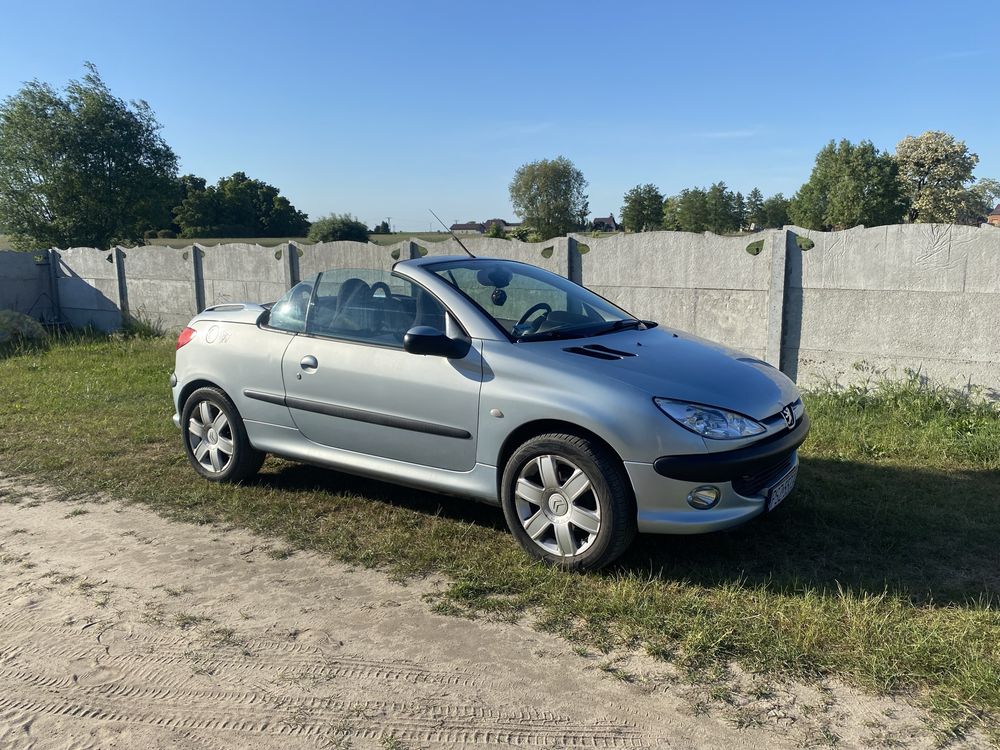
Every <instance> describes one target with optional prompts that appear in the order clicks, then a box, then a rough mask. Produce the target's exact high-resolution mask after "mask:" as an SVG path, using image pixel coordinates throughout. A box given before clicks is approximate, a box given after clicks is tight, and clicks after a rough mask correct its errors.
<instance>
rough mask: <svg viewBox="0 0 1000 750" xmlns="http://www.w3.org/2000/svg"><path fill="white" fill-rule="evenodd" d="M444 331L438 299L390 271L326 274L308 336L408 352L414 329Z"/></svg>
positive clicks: (315, 299) (318, 285) (311, 314)
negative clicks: (407, 342) (408, 336)
mask: <svg viewBox="0 0 1000 750" xmlns="http://www.w3.org/2000/svg"><path fill="white" fill-rule="evenodd" d="M417 325H427V326H433V327H434V328H438V329H439V330H442V331H443V330H444V328H445V310H444V307H443V306H442V305H441V303H440V302H438V301H437V299H436V298H435V297H433V296H432V295H430V294H429V293H427V292H425V291H424V290H423V289H421V288H420V287H419V286H417V285H415V284H413V283H412V282H410V281H407V280H406V279H403V278H400V277H398V276H393V275H392V274H390V273H387V272H385V271H376V270H369V269H364V270H362V269H343V270H334V271H326V272H324V273H322V274H320V276H319V279H318V281H317V283H316V293H315V295H314V297H313V304H312V307H311V308H310V312H309V317H308V321H307V324H306V333H310V334H314V335H317V336H329V337H331V338H338V339H347V340H350V341H359V342H363V343H366V344H378V345H380V346H397V347H400V348H402V346H403V336H404V335H405V334H406V332H407V331H408V330H410V329H411V328H412V327H413V326H417Z"/></svg>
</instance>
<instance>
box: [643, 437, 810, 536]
mask: <svg viewBox="0 0 1000 750" xmlns="http://www.w3.org/2000/svg"><path fill="white" fill-rule="evenodd" d="M786 460H787V461H788V462H787V470H786V471H784V472H783V473H782V474H781V477H784V476H787V474H788V472H790V471H793V470H795V469H797V468H798V465H799V457H798V454H797V453H793V454H792V455H791V456H790V457H787V459H786ZM625 471H626V472H627V473H628V476H629V479H630V480H632V488H633V490H634V491H635V500H636V505H637V506H638V511H639V512H638V523H639V531H640V532H642V533H644V534H707V533H709V532H712V531H723V530H725V529H731V528H733V527H735V526H740V525H741V524H744V523H746V522H747V521H749V520H750V519H751V518H753V517H754V516H758V515H760V514H761V513H763V512H764V508H765V506H766V503H767V492H768V490H769V489H770V488H771V487H773V486H774V485H776V484H778V483H779V482H780V481H781V477H778V478H777V479H775V481H773V482H772V483H771V484H769V485H768V486H766V487H763V488H761V489H760V490H759V491H758V492H757V493H755V494H752V495H742V494H740V493H739V492H738V491H737V490H736V488H735V487H734V486H733V482H723V481H712V480H707V481H701V482H693V481H687V480H683V479H668V478H666V477H663V476H661V475H660V474H658V473H657V472H656V470H655V469H654V468H653V464H643V463H632V462H626V463H625ZM706 484H710V485H712V486H713V487H718V488H719V492H720V493H721V495H720V497H719V502H718V503H716V505H715V506H714V507H712V508H709V509H708V510H698V509H696V508H692V507H691V506H690V505H688V503H687V496H688V493H689V492H691V490H694V489H696V488H698V487H702V486H704V485H706Z"/></svg>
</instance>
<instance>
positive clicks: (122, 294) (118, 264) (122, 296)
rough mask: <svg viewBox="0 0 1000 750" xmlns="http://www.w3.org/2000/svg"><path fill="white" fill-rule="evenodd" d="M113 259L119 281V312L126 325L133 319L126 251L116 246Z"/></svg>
mask: <svg viewBox="0 0 1000 750" xmlns="http://www.w3.org/2000/svg"><path fill="white" fill-rule="evenodd" d="M111 258H112V260H111V262H112V264H113V265H114V267H115V279H116V280H117V281H118V300H117V302H118V310H119V312H120V313H121V316H122V323H125V322H127V321H128V320H129V319H130V318H131V315H130V314H129V306H128V284H127V283H126V280H125V251H124V250H122V249H121V248H120V247H118V246H115V249H114V250H112V251H111Z"/></svg>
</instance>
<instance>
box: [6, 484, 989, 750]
mask: <svg viewBox="0 0 1000 750" xmlns="http://www.w3.org/2000/svg"><path fill="white" fill-rule="evenodd" d="M435 585H440V584H435V583H434V582H433V581H431V582H420V583H418V584H409V585H402V584H399V583H395V582H393V581H391V580H389V579H388V578H387V577H386V576H384V575H383V574H381V573H378V572H374V571H368V570H357V569H351V568H348V567H346V566H343V565H340V564H337V563H333V562H330V561H329V560H327V559H325V558H322V557H320V556H318V555H314V554H309V553H302V552H297V553H295V554H289V553H288V552H287V551H286V550H284V549H283V548H282V547H281V545H280V544H278V543H275V542H274V541H273V540H267V539H264V538H261V537H257V536H253V535H251V534H249V533H246V532H244V531H241V530H237V529H229V528H222V527H210V526H196V525H191V524H185V523H177V522H172V521H169V520H166V519H164V518H161V517H159V516H157V515H156V514H154V513H153V512H151V511H149V510H147V509H144V508H142V507H141V506H136V505H125V504H122V503H119V502H117V501H107V500H101V499H100V498H94V499H91V500H90V501H86V502H81V501H80V500H79V499H77V500H74V501H72V502H66V501H62V500H60V499H59V495H58V493H57V492H56V491H54V490H52V489H51V488H47V487H44V486H37V485H28V484H25V483H24V481H23V480H19V479H12V478H4V477H3V476H0V747H4V748H6V747H16V748H166V747H170V748H279V747H280V748H299V747H302V748H337V747H341V748H347V747H355V748H368V747H375V748H386V749H391V748H418V747H426V748H444V747H469V746H480V745H507V744H511V745H518V746H523V747H565V748H572V747H586V748H605V747H649V748H661V747H677V748H687V747H724V748H727V750H737V749H739V748H781V747H796V746H807V745H824V744H833V743H835V742H836V743H837V744H838V746H839V747H871V746H879V745H881V746H886V747H888V746H907V747H913V746H927V747H930V746H931V745H932V739H933V738H932V736H931V734H930V732H929V730H928V729H927V727H926V724H925V723H924V722H923V721H922V718H921V715H920V713H919V711H917V710H916V709H914V708H913V707H912V706H910V705H908V704H906V703H903V702H901V701H892V700H889V699H881V698H879V699H875V698H871V697H866V696H861V695H858V694H855V693H853V692H852V691H850V690H847V689H845V688H843V687H838V686H830V685H826V686H812V687H803V686H788V685H784V686H775V685H773V684H766V683H762V682H760V681H759V680H755V679H753V678H752V677H748V676H740V675H735V674H734V676H733V678H732V680H731V685H730V687H731V690H730V691H729V692H728V693H727V694H726V695H725V696H724V698H722V699H720V698H718V696H716V697H714V698H713V697H712V695H711V690H710V689H709V688H706V687H699V686H697V685H689V684H686V683H684V682H683V681H681V680H679V679H678V678H677V676H676V675H674V674H673V673H672V672H671V670H670V668H669V666H667V665H663V664H660V663H656V662H652V661H651V660H649V659H646V658H644V657H642V656H641V655H634V654H633V655H623V656H620V657H617V658H613V659H609V657H607V656H605V655H601V654H581V653H578V652H576V651H574V650H573V649H572V648H571V646H570V644H568V643H567V642H565V641H563V640H561V639H559V638H557V637H554V636H548V635H545V634H541V633H539V632H537V631H535V630H532V629H531V628H530V627H528V626H526V625H510V624H500V623H490V622H480V621H468V620H463V619H457V618H454V617H448V616H444V615H438V614H435V613H433V612H432V611H431V607H430V605H429V604H428V602H427V600H426V598H425V597H424V595H425V594H427V593H433V590H434V588H435ZM971 744H972V743H969V746H971Z"/></svg>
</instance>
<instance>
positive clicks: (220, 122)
mask: <svg viewBox="0 0 1000 750" xmlns="http://www.w3.org/2000/svg"><path fill="white" fill-rule="evenodd" d="M3 32H4V33H3V34H2V40H3V41H2V44H0V97H5V96H7V95H10V94H13V93H15V92H16V91H17V89H18V88H19V86H20V85H21V83H22V82H23V81H25V80H29V79H32V78H38V79H40V80H43V81H47V82H49V83H52V84H55V85H57V86H61V85H62V84H63V83H65V81H67V80H68V79H70V78H74V77H80V76H81V75H82V74H83V61H85V60H90V61H93V62H94V63H96V64H97V66H98V67H99V69H100V71H101V74H102V75H103V76H104V78H105V80H106V81H107V82H108V84H109V85H110V86H111V88H112V90H113V91H114V92H115V93H116V94H118V95H119V96H122V97H124V98H129V99H131V98H143V99H146V100H147V101H148V102H149V103H150V104H151V105H152V107H153V109H154V110H155V112H156V114H157V117H158V118H159V120H160V122H161V123H162V124H163V134H164V136H165V138H166V140H167V142H168V143H170V145H171V146H172V147H173V148H174V150H175V151H176V152H177V154H178V155H179V157H180V161H181V169H182V171H183V172H194V173H196V174H199V175H202V176H204V177H206V178H208V179H209V180H210V181H214V180H216V179H217V178H218V177H220V176H223V175H227V174H231V173H232V172H234V171H237V170H243V171H245V172H247V173H248V174H250V175H251V176H253V177H258V178H261V179H264V180H267V181H268V182H271V183H273V184H275V185H277V186H278V187H279V188H280V189H281V190H282V192H283V193H284V194H285V195H287V196H288V197H289V198H290V199H291V201H292V202H293V203H294V204H295V205H297V206H298V207H299V208H301V209H303V210H305V211H307V212H308V213H309V215H310V216H311V217H313V218H315V217H317V216H319V215H320V214H324V213H328V212H330V211H336V212H344V211H347V212H351V213H353V214H355V215H357V216H359V217H360V218H361V219H362V220H364V221H366V222H368V223H369V224H373V223H375V222H377V221H379V220H381V219H382V218H385V217H391V218H392V223H393V225H394V226H396V227H398V228H400V229H404V230H423V231H426V230H427V229H429V228H432V222H433V220H432V219H431V217H430V215H429V214H428V213H427V209H428V208H433V209H434V210H435V211H436V212H437V213H438V214H439V215H440V216H441V217H442V218H443V219H445V221H447V222H449V223H450V222H451V221H452V220H456V219H457V220H462V221H464V220H467V219H480V220H482V219H487V218H491V217H494V216H500V217H505V218H506V217H510V218H513V215H512V210H511V207H510V202H509V198H508V193H507V185H508V183H509V182H510V179H511V177H512V175H513V173H514V170H515V169H516V168H517V167H518V166H519V165H521V164H523V163H525V162H527V161H532V160H534V159H540V158H551V157H555V156H557V155H560V154H562V155H564V156H567V157H568V158H570V159H572V160H573V161H574V162H575V163H576V165H577V166H578V167H579V168H580V169H581V170H582V171H583V173H584V175H585V176H586V177H587V179H588V181H589V182H590V186H589V195H590V206H591V211H592V213H594V214H595V215H605V214H607V212H608V211H613V212H614V213H615V214H616V215H617V214H618V211H619V208H620V206H621V203H622V196H623V194H624V193H625V191H626V190H628V189H629V188H630V187H632V186H633V185H635V184H637V183H645V182H652V183H654V184H656V185H658V186H659V187H660V188H661V190H663V191H664V192H666V193H668V194H670V193H674V192H677V191H679V190H680V189H681V188H683V187H688V186H691V185H706V184H709V183H711V182H714V181H716V180H720V179H721V180H725V181H726V182H727V184H729V185H730V186H731V187H733V188H734V189H739V190H742V191H744V192H746V191H748V190H749V189H750V188H751V187H753V186H754V185H758V186H760V188H761V189H762V190H763V191H764V192H765V193H768V194H770V193H773V192H779V191H781V192H784V193H785V194H786V195H790V194H791V193H794V192H795V190H796V189H797V188H798V186H799V185H800V184H801V183H802V182H803V181H804V180H805V179H806V178H807V177H808V175H809V171H810V169H811V167H812V162H813V159H814V157H815V154H816V152H817V151H818V150H819V149H820V147H821V146H823V144H824V143H826V142H827V141H828V140H830V139H831V138H834V139H840V138H849V139H851V140H854V141H857V140H860V139H862V138H868V139H870V140H872V141H874V143H875V144H876V145H877V146H878V147H880V148H882V149H890V150H891V149H892V148H894V146H895V144H896V143H897V142H898V141H899V140H900V139H901V138H902V137H903V136H905V135H907V134H918V133H921V132H923V131H925V130H929V129H938V130H946V131H948V132H951V133H953V134H954V135H956V136H957V137H959V138H961V139H964V140H965V141H966V142H967V143H968V145H969V147H970V148H971V150H973V151H974V152H976V153H978V154H979V157H980V164H979V167H978V169H977V170H976V173H977V175H978V176H980V177H996V178H1000V94H998V90H997V81H998V80H1000V78H998V76H1000V66H998V62H1000V22H998V21H997V17H996V12H995V8H993V7H991V6H990V4H988V3H963V2H950V3H947V4H941V3H938V2H935V3H931V2H923V1H922V0H917V1H915V2H906V3H904V2H878V0H874V1H873V0H868V2H863V3H859V2H839V3H810V2H794V3H792V2H788V3H769V2H753V3H750V2H739V3H735V2H734V3H730V2H719V1H716V2H697V3H693V2H684V3H668V2H627V1H623V2H619V3H607V2H585V1H584V2H581V1H577V2H548V1H546V0H533V2H520V0H515V1H513V2H503V3H500V2H494V3H485V2H473V1H471V0H467V1H466V2H443V1H439V0H422V1H421V2H379V1H378V0H367V1H365V2H351V3H345V2H324V3H321V2H313V3H307V2H295V1H294V0H293V1H289V2H284V3H275V2H266V3H265V2H257V0H244V1H243V2H232V3H228V2H214V3H213V2H208V0H203V2H186V1H180V2H171V3H156V4H153V3H142V2H135V0H133V1H132V2H102V3H80V2H35V3H16V4H13V3H11V4H8V5H7V7H6V8H5V9H4V11H3Z"/></svg>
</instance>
